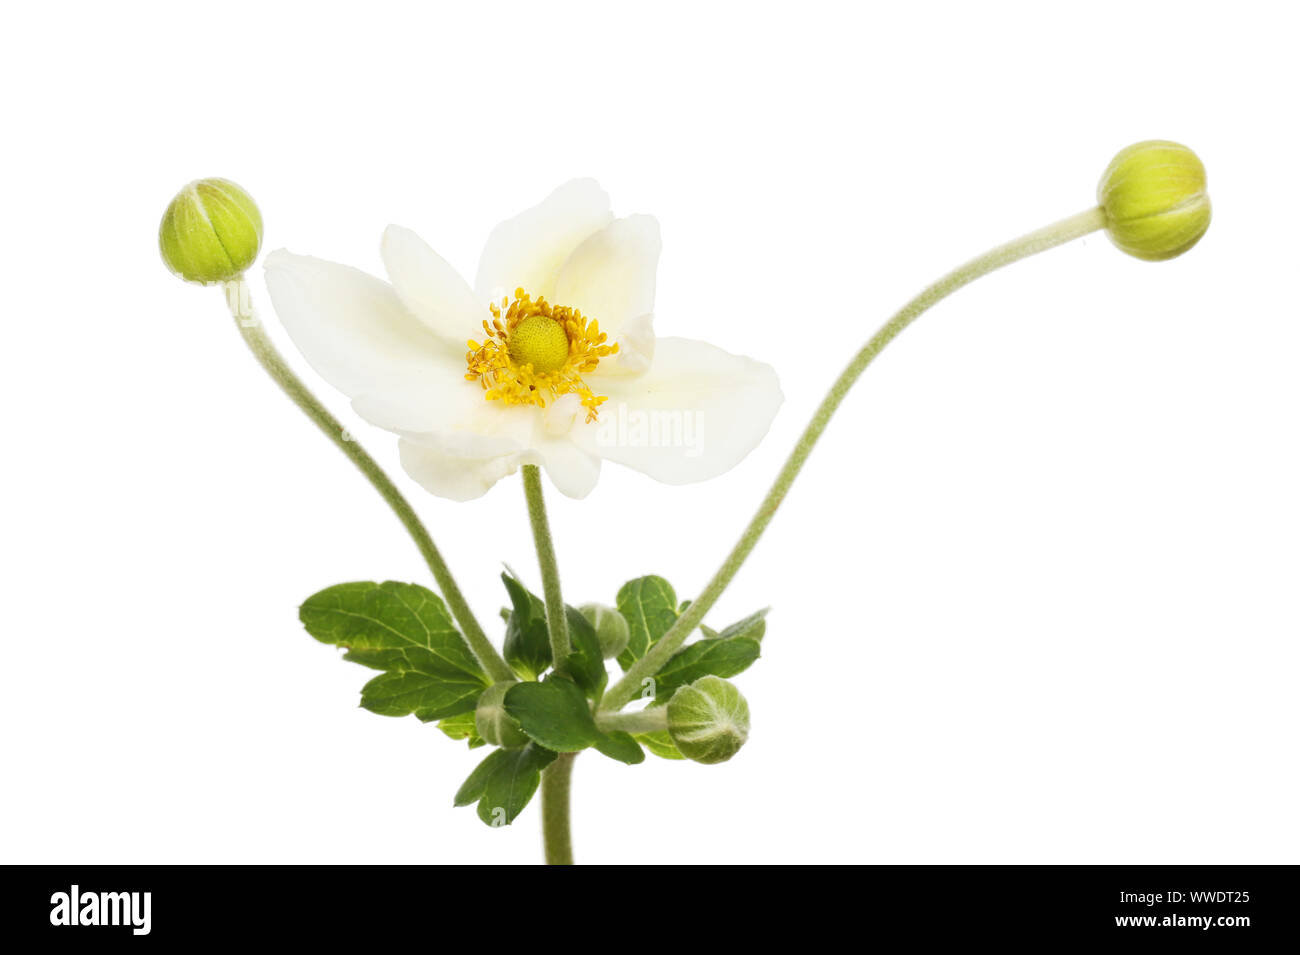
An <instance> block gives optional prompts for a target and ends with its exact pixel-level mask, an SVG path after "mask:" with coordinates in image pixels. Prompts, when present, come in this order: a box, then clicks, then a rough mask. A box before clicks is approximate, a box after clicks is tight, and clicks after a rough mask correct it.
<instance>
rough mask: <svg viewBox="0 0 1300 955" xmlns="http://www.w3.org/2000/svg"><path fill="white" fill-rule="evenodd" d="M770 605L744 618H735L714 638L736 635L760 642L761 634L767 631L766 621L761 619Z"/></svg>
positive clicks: (721, 638)
mask: <svg viewBox="0 0 1300 955" xmlns="http://www.w3.org/2000/svg"><path fill="white" fill-rule="evenodd" d="M771 609H772V608H771V607H764V608H763V609H762V610H758V611H755V612H754V613H751V614H750V615H749V616H748V617H746V618H745V619H744V620H737V621H736V622H735V623H733V624H732V625H731V626H729V627H725V628H724V629H722V630H721V631H719V632H718V633H717V635H716V636H715V637H714V639H716V640H733V639H735V638H736V637H748V638H749V639H750V640H757V641H759V642H762V640H763V635H764V634H765V633H767V621H766V620H765V619H763V618H764V617H766V616H767V613H768V611H769V610H771Z"/></svg>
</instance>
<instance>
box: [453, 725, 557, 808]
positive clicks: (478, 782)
mask: <svg viewBox="0 0 1300 955" xmlns="http://www.w3.org/2000/svg"><path fill="white" fill-rule="evenodd" d="M554 759H555V753H553V752H551V751H550V750H547V749H543V748H542V747H540V746H537V745H536V744H534V743H529V744H528V745H527V746H524V747H522V748H520V749H497V750H493V751H492V752H491V753H489V754H488V755H487V757H486V758H485V759H484V760H483V762H481V763H479V764H478V766H477V767H475V769H474V771H473V772H472V773H470V774H469V778H468V779H466V780H465V782H464V783H462V784H461V787H460V789H459V790H457V791H456V797H455V800H454V802H455V804H456V805H457V806H468V805H470V804H471V803H474V802H477V803H478V817H479V818H480V819H482V820H483V821H484V822H485V823H487V824H488V825H489V826H508V825H510V823H512V822H514V821H515V818H516V817H517V816H518V815H519V813H521V812H522V811H523V809H524V807H525V806H527V805H528V801H529V800H530V799H532V798H533V793H535V792H537V786H538V784H539V783H540V782H541V773H542V770H543V769H545V768H546V767H547V766H549V765H550V764H551V762H552V760H554Z"/></svg>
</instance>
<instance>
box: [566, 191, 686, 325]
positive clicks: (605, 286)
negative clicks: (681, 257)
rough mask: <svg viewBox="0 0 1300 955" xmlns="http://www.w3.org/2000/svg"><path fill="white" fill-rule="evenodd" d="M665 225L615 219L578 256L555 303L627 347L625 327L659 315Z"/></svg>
mask: <svg viewBox="0 0 1300 955" xmlns="http://www.w3.org/2000/svg"><path fill="white" fill-rule="evenodd" d="M662 247H663V243H662V242H661V241H660V239H659V223H658V221H657V220H656V219H655V218H654V216H628V217H627V218H626V219H615V220H614V221H613V222H611V223H610V224H609V225H608V226H606V227H605V228H604V229H601V230H600V231H599V232H597V233H596V234H595V235H593V236H591V237H590V238H589V239H587V241H586V242H584V243H582V245H580V246H578V248H577V249H575V250H574V252H573V255H571V256H569V260H568V261H567V262H565V263H564V268H563V269H562V270H561V271H560V277H559V281H558V282H557V283H556V286H555V302H556V303H557V304H560V305H571V306H573V307H574V308H576V309H578V310H579V311H580V312H582V314H583V315H585V316H586V317H587V318H589V319H595V320H596V321H597V322H599V323H600V330H601V331H603V332H606V333H607V334H608V335H609V337H610V338H611V339H613V340H614V341H617V342H619V343H620V344H622V339H621V337H620V333H621V332H622V330H623V327H624V325H625V324H626V323H627V322H629V321H631V320H632V319H635V318H637V317H639V316H644V315H649V314H651V313H653V312H654V310H655V272H656V270H657V269H658V268H659V251H660V249H661V248H662Z"/></svg>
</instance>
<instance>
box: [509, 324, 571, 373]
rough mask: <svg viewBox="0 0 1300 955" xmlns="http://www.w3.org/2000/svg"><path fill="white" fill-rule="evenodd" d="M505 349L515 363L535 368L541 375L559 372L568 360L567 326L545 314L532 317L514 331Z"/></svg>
mask: <svg viewBox="0 0 1300 955" xmlns="http://www.w3.org/2000/svg"><path fill="white" fill-rule="evenodd" d="M506 347H507V349H508V350H509V352H510V358H511V359H512V360H513V361H514V362H515V363H516V364H518V365H532V366H533V371H534V372H536V373H537V374H541V375H545V374H548V373H549V372H552V371H559V370H560V369H561V368H563V367H564V363H565V362H566V361H568V360H569V336H568V335H567V334H566V333H565V331H564V325H563V324H561V323H560V322H557V321H556V320H555V319H553V318H548V317H547V316H545V315H530V316H528V317H527V318H525V319H524V320H523V321H522V322H520V323H519V324H518V325H516V326H515V327H514V328H512V329H511V330H510V339H509V341H508V343H507V346H506Z"/></svg>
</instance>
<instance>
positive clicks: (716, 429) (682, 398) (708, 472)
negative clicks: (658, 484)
mask: <svg viewBox="0 0 1300 955" xmlns="http://www.w3.org/2000/svg"><path fill="white" fill-rule="evenodd" d="M597 391H598V393H599V394H604V395H607V396H608V398H609V400H608V401H606V402H605V403H604V404H602V405H601V406H600V419H599V420H598V421H596V422H592V423H590V424H588V423H584V422H581V421H579V423H577V424H575V425H574V428H573V431H572V433H571V437H572V438H573V441H574V443H575V444H577V445H578V447H580V448H582V449H583V450H585V451H587V452H588V453H590V454H594V455H599V456H600V457H603V458H607V459H608V460H610V461H617V462H618V463H619V464H625V465H627V466H628V467H631V468H635V469H636V470H638V471H642V472H644V473H645V474H648V475H650V476H651V477H652V478H655V479H656V480H658V481H663V482H664V483H665V484H689V483H691V482H694V481H704V480H707V479H708V478H711V477H716V476H718V475H719V474H722V473H724V472H726V471H728V470H730V469H731V468H733V467H735V465H736V464H738V463H739V462H740V460H741V459H742V458H744V457H745V455H747V454H748V453H749V452H750V451H752V450H753V449H754V447H755V446H756V445H757V444H758V442H759V441H761V440H762V438H763V436H764V435H765V434H766V433H767V429H768V427H769V426H770V425H771V423H772V418H773V417H774V416H775V415H776V412H777V409H778V408H779V407H780V406H781V401H782V398H783V396H782V394H781V387H780V385H779V384H778V383H777V379H776V372H775V371H774V370H773V369H772V367H771V366H770V365H766V364H764V363H763V362H759V361H754V360H753V359H751V358H744V357H741V356H739V355H732V354H730V353H729V352H725V351H723V350H722V349H720V348H715V347H714V346H713V345H709V344H707V343H705V342H698V341H692V340H690V339H686V338H661V339H659V340H658V343H657V345H656V351H655V357H654V364H652V365H651V366H650V370H649V371H648V372H646V373H645V374H644V375H642V376H641V377H639V378H602V379H601V380H600V388H599V389H598V390H597Z"/></svg>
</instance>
